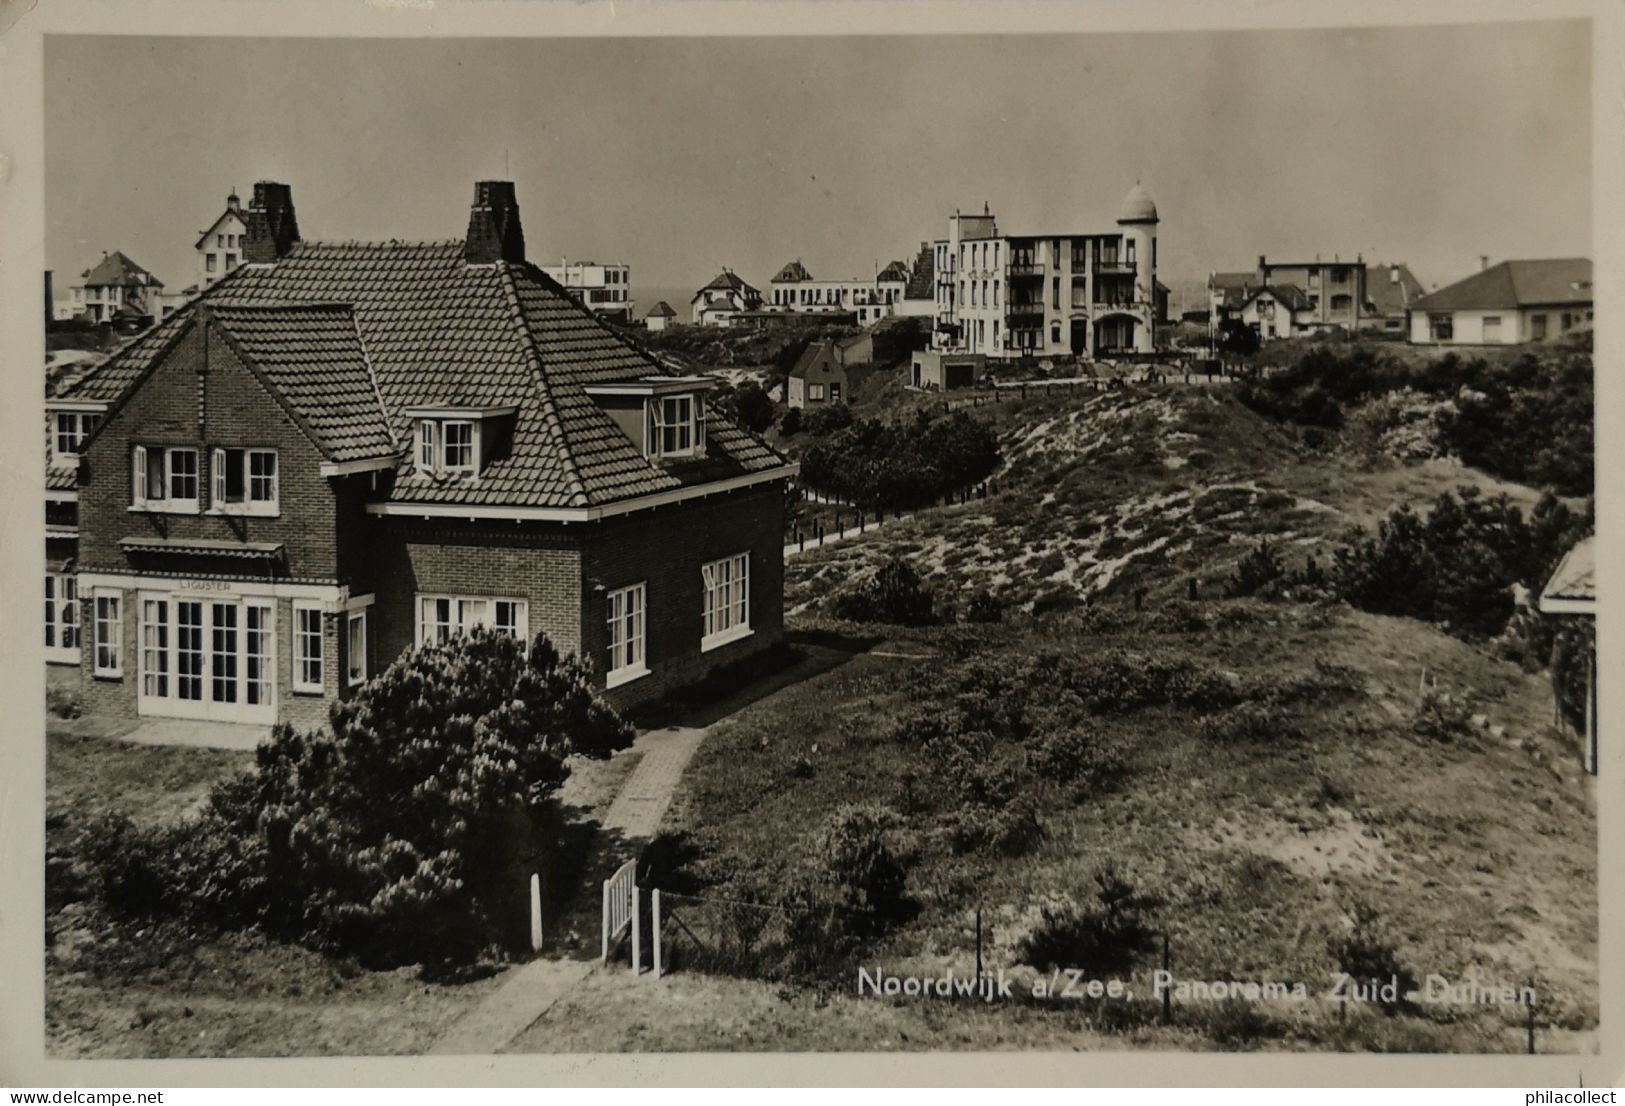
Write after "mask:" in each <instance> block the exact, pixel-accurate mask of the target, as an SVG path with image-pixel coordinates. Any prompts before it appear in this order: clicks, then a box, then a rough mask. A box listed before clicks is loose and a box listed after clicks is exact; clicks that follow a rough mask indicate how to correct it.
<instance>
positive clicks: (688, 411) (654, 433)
mask: <svg viewBox="0 0 1625 1106" xmlns="http://www.w3.org/2000/svg"><path fill="white" fill-rule="evenodd" d="M647 411H648V413H649V415H648V428H647V433H648V448H647V449H645V451H644V452H645V453H646V454H648V455H649V456H650V457H685V456H691V455H694V454H698V453H703V452H705V405H704V404H703V403H701V402H700V401H699V399H698V397H696V396H693V395H676V396H655V397H653V398H651V399H650V400H649V403H648V407H647Z"/></svg>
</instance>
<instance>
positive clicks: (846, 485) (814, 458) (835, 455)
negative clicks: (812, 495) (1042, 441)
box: [801, 411, 999, 510]
mask: <svg viewBox="0 0 1625 1106" xmlns="http://www.w3.org/2000/svg"><path fill="white" fill-rule="evenodd" d="M998 463H999V441H998V436H997V435H996V434H995V433H994V431H993V430H992V428H991V427H989V426H987V425H986V424H985V423H982V422H979V421H978V420H976V419H974V418H971V417H970V416H969V415H967V414H966V413H965V412H963V411H955V412H953V413H951V414H947V415H938V416H932V415H930V414H927V413H926V412H924V411H920V412H917V413H916V415H915V417H914V419H913V420H912V421H904V422H882V421H880V420H878V419H858V420H856V421H854V422H853V423H852V424H851V425H850V426H847V427H845V428H844V429H841V430H838V431H836V432H834V433H831V434H829V435H828V436H827V437H825V438H823V439H821V440H819V441H816V442H814V443H813V444H812V445H811V446H810V447H809V448H808V449H807V451H806V453H804V454H803V455H802V458H801V479H802V482H803V483H804V484H806V485H807V486H808V487H811V488H816V489H818V490H819V491H821V492H825V493H828V494H830V495H834V496H838V497H839V498H841V499H844V500H846V501H848V502H850V503H855V504H857V505H858V506H860V507H864V508H867V509H871V510H872V509H875V508H884V509H888V510H896V509H900V508H915V507H923V506H926V505H928V504H931V503H933V502H936V501H937V500H939V499H941V498H942V497H943V496H945V495H947V494H949V493H950V492H953V491H957V490H958V489H960V488H964V487H968V486H970V485H972V484H977V483H980V482H981V481H983V480H986V479H987V478H988V477H989V476H990V475H992V473H993V470H994V469H995V468H997V467H998Z"/></svg>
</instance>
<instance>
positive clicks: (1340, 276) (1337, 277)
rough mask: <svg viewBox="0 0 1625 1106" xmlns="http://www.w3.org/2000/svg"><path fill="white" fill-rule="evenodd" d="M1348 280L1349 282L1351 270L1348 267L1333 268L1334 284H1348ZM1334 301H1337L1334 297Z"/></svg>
mask: <svg viewBox="0 0 1625 1106" xmlns="http://www.w3.org/2000/svg"><path fill="white" fill-rule="evenodd" d="M1348 282H1349V271H1348V270H1347V269H1333V270H1332V283H1333V284H1347V283H1348ZM1332 302H1334V303H1335V302H1336V300H1335V299H1334V300H1333V301H1332Z"/></svg>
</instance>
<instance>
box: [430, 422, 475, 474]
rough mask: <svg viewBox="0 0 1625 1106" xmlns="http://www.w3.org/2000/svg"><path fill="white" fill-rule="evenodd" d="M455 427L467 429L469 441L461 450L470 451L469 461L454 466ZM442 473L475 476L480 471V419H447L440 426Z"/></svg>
mask: <svg viewBox="0 0 1625 1106" xmlns="http://www.w3.org/2000/svg"><path fill="white" fill-rule="evenodd" d="M453 427H467V428H468V441H467V442H466V443H463V444H462V446H461V447H460V448H466V449H467V450H468V460H467V461H464V462H460V463H458V464H453V463H452V460H451V450H452V444H451V434H450V431H451V429H452V428H453ZM439 438H440V471H442V472H451V473H460V474H463V475H473V474H474V473H476V472H478V471H479V470H480V423H479V420H478V419H445V420H443V421H442V422H441V424H440V434H439Z"/></svg>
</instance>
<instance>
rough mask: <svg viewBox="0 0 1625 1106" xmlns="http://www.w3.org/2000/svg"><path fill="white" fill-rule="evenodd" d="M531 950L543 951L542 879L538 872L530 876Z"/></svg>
mask: <svg viewBox="0 0 1625 1106" xmlns="http://www.w3.org/2000/svg"><path fill="white" fill-rule="evenodd" d="M530 948H531V951H532V952H541V951H542V877H541V874H540V873H538V872H532V873H531V876H530Z"/></svg>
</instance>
